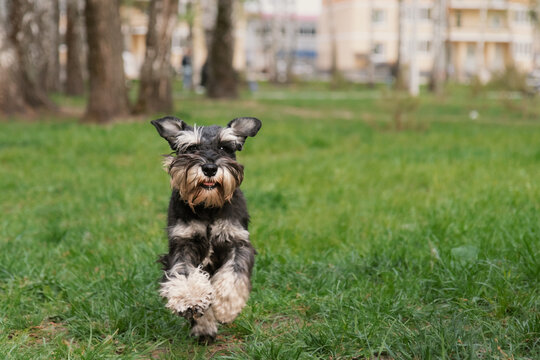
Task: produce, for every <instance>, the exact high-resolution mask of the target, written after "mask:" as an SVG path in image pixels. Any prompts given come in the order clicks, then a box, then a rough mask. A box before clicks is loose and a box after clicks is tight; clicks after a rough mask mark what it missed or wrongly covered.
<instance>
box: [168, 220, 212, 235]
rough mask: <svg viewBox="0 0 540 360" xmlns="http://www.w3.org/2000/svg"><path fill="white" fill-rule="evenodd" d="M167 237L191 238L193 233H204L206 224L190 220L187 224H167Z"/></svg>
mask: <svg viewBox="0 0 540 360" xmlns="http://www.w3.org/2000/svg"><path fill="white" fill-rule="evenodd" d="M168 231H169V238H172V237H180V238H184V239H185V238H193V237H194V236H195V235H205V234H206V225H205V224H204V223H203V222H201V221H190V222H189V223H188V224H184V223H178V224H176V225H173V226H169V228H168Z"/></svg>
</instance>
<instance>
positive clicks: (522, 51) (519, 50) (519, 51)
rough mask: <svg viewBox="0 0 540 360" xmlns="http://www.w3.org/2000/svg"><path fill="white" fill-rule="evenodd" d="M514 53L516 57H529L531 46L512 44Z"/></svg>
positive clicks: (519, 43)
mask: <svg viewBox="0 0 540 360" xmlns="http://www.w3.org/2000/svg"><path fill="white" fill-rule="evenodd" d="M514 53H515V54H516V55H524V56H527V55H530V54H532V45H531V44H530V43H521V42H518V43H514Z"/></svg>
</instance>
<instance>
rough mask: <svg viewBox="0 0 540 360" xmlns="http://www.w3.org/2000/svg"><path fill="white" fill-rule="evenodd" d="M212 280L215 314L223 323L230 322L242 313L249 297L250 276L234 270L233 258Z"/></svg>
mask: <svg viewBox="0 0 540 360" xmlns="http://www.w3.org/2000/svg"><path fill="white" fill-rule="evenodd" d="M211 281H212V285H213V287H214V302H213V303H212V309H213V311H214V316H215V318H216V320H217V321H219V322H221V323H230V322H232V321H233V320H234V319H236V317H237V316H238V314H240V311H242V309H243V308H244V306H245V305H246V302H247V300H248V298H249V291H250V282H249V278H248V277H247V276H246V275H245V274H239V273H236V272H235V271H234V269H233V259H231V260H229V261H227V262H226V263H225V265H223V267H222V268H221V269H220V270H218V272H216V274H214V276H212V278H211Z"/></svg>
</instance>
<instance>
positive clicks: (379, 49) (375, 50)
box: [371, 43, 384, 55]
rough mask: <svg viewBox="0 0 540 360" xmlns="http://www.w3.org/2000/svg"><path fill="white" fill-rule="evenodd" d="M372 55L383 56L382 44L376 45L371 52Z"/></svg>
mask: <svg viewBox="0 0 540 360" xmlns="http://www.w3.org/2000/svg"><path fill="white" fill-rule="evenodd" d="M371 53H372V54H373V55H384V44H381V43H376V44H375V45H373V50H372V52H371Z"/></svg>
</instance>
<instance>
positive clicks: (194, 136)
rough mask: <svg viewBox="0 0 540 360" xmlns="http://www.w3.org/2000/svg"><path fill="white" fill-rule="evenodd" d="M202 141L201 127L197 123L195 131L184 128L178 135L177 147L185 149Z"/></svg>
mask: <svg viewBox="0 0 540 360" xmlns="http://www.w3.org/2000/svg"><path fill="white" fill-rule="evenodd" d="M200 142H201V128H200V127H197V125H195V126H194V127H193V131H189V130H184V131H181V132H180V134H178V136H177V137H176V144H175V145H176V147H177V148H178V149H180V150H181V151H184V150H185V149H187V148H188V147H189V146H191V145H197V144H199V143H200Z"/></svg>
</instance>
